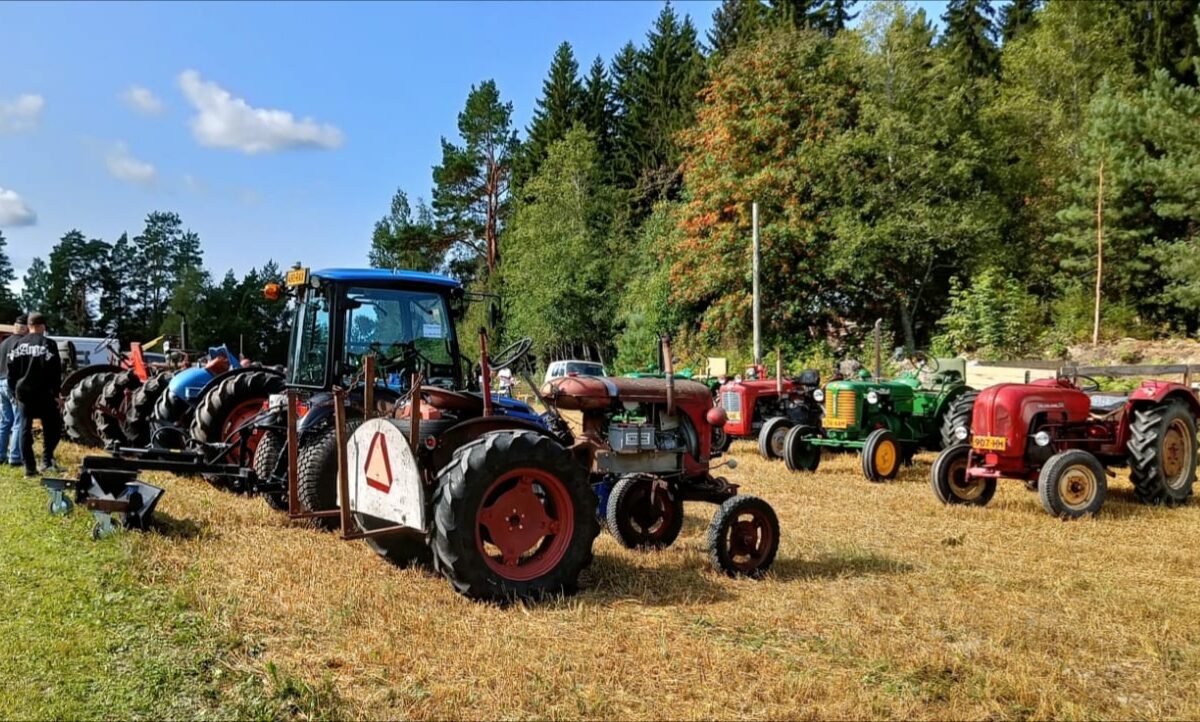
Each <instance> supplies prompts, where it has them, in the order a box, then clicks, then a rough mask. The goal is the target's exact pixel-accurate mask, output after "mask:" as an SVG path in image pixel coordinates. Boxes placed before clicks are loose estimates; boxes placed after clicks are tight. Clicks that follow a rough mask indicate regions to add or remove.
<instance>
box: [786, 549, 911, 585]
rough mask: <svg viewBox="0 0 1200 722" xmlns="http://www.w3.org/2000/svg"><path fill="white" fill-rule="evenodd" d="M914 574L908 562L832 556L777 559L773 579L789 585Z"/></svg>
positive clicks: (853, 554) (863, 555)
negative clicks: (823, 580) (824, 580)
mask: <svg viewBox="0 0 1200 722" xmlns="http://www.w3.org/2000/svg"><path fill="white" fill-rule="evenodd" d="M912 570H913V566H912V565H911V564H909V563H908V562H902V561H899V560H897V559H892V558H890V557H886V556H883V555H881V554H876V553H874V552H864V553H859V552H847V553H841V554H829V555H825V556H822V557H817V558H815V559H804V558H795V557H792V558H786V559H776V560H775V564H774V566H772V567H771V576H773V577H774V578H775V579H777V580H779V581H782V582H788V581H793V580H801V579H840V578H843V577H864V576H870V575H878V574H907V573H908V572H911V571H912Z"/></svg>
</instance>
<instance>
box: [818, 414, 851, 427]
mask: <svg viewBox="0 0 1200 722" xmlns="http://www.w3.org/2000/svg"><path fill="white" fill-rule="evenodd" d="M824 423H825V428H827V429H846V428H849V427H850V422H849V421H846V420H845V419H838V418H835V417H832V416H830V417H827V418H826V419H825V421H824Z"/></svg>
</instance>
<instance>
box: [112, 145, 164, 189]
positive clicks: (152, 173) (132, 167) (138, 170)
mask: <svg viewBox="0 0 1200 722" xmlns="http://www.w3.org/2000/svg"><path fill="white" fill-rule="evenodd" d="M106 162H107V164H108V172H109V173H110V174H111V175H112V176H113V177H114V178H118V179H120V180H123V181H129V182H130V183H140V184H142V185H147V184H150V183H153V182H154V179H155V177H156V176H157V175H158V171H156V170H155V169H154V166H153V165H151V164H149V163H147V162H146V161H144V160H138V159H137V158H134V157H133V156H132V155H130V154H129V146H127V145H125V144H124V143H116V144H114V145H113V147H112V149H111V150H109V152H108V157H107V159H106Z"/></svg>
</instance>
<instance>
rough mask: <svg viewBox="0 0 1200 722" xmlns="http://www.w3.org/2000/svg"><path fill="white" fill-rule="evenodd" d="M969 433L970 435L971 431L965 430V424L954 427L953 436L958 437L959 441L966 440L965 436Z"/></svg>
mask: <svg viewBox="0 0 1200 722" xmlns="http://www.w3.org/2000/svg"><path fill="white" fill-rule="evenodd" d="M970 435H971V432H970V431H968V430H967V427H965V426H956V427H954V438H956V439H958V440H959V441H966V440H967V437H968V436H970Z"/></svg>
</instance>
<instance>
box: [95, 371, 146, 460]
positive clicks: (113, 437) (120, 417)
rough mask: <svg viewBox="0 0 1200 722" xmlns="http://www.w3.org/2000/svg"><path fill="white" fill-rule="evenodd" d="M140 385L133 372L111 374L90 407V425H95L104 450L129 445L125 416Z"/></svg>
mask: <svg viewBox="0 0 1200 722" xmlns="http://www.w3.org/2000/svg"><path fill="white" fill-rule="evenodd" d="M141 385H142V380H141V379H139V378H138V377H137V374H135V373H134V372H133V371H122V372H121V373H119V374H113V375H112V376H110V377H109V379H108V383H106V384H104V390H103V391H101V392H100V398H99V399H97V400H96V405H95V406H93V407H92V423H94V424H95V425H96V435H97V436H99V437H100V443H102V444H103V445H104V446H105V448H110V447H115V446H126V445H128V444H129V437H128V436H127V435H126V434H125V429H124V423H125V415H126V414H127V413H128V412H129V406H130V401H131V399H132V397H133V392H134V391H136V390H137V389H138V388H140V387H141Z"/></svg>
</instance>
